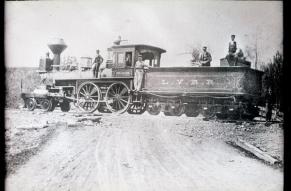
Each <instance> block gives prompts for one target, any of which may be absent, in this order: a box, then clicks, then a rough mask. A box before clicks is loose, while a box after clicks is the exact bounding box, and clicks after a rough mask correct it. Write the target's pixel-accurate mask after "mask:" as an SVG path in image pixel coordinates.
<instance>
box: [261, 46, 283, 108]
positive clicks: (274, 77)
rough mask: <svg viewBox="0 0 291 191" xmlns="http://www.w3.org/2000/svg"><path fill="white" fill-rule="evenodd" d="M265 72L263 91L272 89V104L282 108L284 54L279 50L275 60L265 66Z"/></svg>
mask: <svg viewBox="0 0 291 191" xmlns="http://www.w3.org/2000/svg"><path fill="white" fill-rule="evenodd" d="M263 71H264V72H265V73H264V75H263V91H264V94H266V93H267V91H268V90H269V89H271V91H272V104H275V107H276V108H277V109H279V110H280V111H281V110H282V98H283V95H282V90H283V55H282V54H281V53H280V52H279V51H277V53H276V54H275V56H273V60H270V62H269V63H268V64H267V65H266V66H264V67H263Z"/></svg>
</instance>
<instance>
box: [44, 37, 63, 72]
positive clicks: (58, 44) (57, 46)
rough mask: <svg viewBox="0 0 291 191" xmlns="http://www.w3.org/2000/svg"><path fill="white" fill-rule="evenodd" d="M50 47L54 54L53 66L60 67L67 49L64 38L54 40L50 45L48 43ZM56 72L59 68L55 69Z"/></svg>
mask: <svg viewBox="0 0 291 191" xmlns="http://www.w3.org/2000/svg"><path fill="white" fill-rule="evenodd" d="M48 47H49V48H50V49H51V51H52V52H53V54H54V59H53V64H54V65H55V66H57V65H60V63H61V53H62V52H63V51H64V50H65V49H66V48H67V45H66V44H65V42H64V39H62V38H55V39H52V41H51V42H50V43H48ZM54 68H56V70H59V67H54Z"/></svg>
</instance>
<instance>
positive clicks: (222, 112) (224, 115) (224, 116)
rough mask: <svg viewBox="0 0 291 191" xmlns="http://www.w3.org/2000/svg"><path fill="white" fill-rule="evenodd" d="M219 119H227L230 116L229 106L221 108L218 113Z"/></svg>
mask: <svg viewBox="0 0 291 191" xmlns="http://www.w3.org/2000/svg"><path fill="white" fill-rule="evenodd" d="M216 116H217V118H218V119H227V117H228V107H227V106H224V107H222V108H221V110H220V113H217V114H216Z"/></svg>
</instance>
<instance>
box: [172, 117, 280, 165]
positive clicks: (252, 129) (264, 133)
mask: <svg viewBox="0 0 291 191" xmlns="http://www.w3.org/2000/svg"><path fill="white" fill-rule="evenodd" d="M198 118H200V120H196V121H195V122H193V121H192V119H191V120H190V119H187V118H186V117H184V120H188V122H186V123H183V121H181V122H180V123H179V122H177V123H176V126H177V127H179V133H182V134H184V135H187V136H191V137H193V139H197V140H201V139H221V140H223V141H226V142H227V141H233V140H235V139H237V138H240V139H242V140H244V141H246V142H248V143H250V144H252V145H254V146H256V147H257V148H259V149H261V150H262V151H265V152H267V153H268V154H269V155H271V156H273V157H274V158H276V159H278V160H280V161H282V162H283V145H284V134H283V129H282V127H281V125H280V124H279V123H273V124H268V125H266V124H265V123H264V122H236V123H235V122H223V121H215V120H211V121H204V120H203V119H202V117H198ZM181 120H182V119H181Z"/></svg>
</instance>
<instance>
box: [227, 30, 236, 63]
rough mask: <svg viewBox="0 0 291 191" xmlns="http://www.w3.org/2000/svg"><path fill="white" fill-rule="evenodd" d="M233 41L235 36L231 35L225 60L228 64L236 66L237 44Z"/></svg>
mask: <svg viewBox="0 0 291 191" xmlns="http://www.w3.org/2000/svg"><path fill="white" fill-rule="evenodd" d="M234 39H235V35H234V34H233V35H231V41H230V42H229V44H228V55H226V59H227V61H228V62H229V63H234V65H236V61H237V56H236V50H237V44H236V41H235V40H234Z"/></svg>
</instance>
